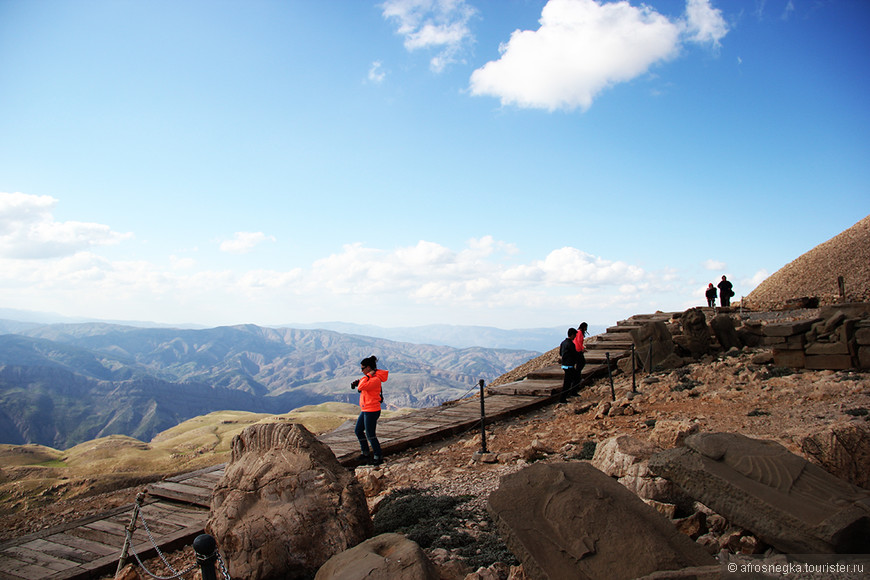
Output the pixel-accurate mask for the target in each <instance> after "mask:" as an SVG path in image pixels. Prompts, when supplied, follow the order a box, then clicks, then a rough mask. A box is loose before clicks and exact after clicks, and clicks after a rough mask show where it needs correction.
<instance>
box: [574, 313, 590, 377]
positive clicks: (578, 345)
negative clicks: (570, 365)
mask: <svg viewBox="0 0 870 580" xmlns="http://www.w3.org/2000/svg"><path fill="white" fill-rule="evenodd" d="M588 329H589V325H588V324H586V323H585V322H581V323H580V326H578V327H577V336H575V337H574V350H576V351H577V362H576V363H575V364H574V380H575V382H577V383H579V382H580V381H581V380H582V379H583V376H582V373H583V367H585V366H586V345H585V344H583V340H584V339H585V338H586V335H587V334H589V332H588Z"/></svg>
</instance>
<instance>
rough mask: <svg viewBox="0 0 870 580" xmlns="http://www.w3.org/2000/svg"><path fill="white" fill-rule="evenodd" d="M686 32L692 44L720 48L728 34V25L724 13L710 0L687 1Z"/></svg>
mask: <svg viewBox="0 0 870 580" xmlns="http://www.w3.org/2000/svg"><path fill="white" fill-rule="evenodd" d="M686 32H687V34H688V39H689V40H690V41H691V42H697V43H699V44H710V45H712V46H713V47H716V48H718V47H719V46H720V41H721V40H722V39H723V38H725V35H726V34H727V33H728V25H727V24H726V23H725V20H724V19H723V18H722V11H721V10H719V9H717V8H713V6H712V5H711V4H710V0H687V2H686Z"/></svg>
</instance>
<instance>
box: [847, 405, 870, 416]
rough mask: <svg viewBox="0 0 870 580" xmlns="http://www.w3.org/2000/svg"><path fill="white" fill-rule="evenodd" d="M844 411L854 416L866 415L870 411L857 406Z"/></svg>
mask: <svg viewBox="0 0 870 580" xmlns="http://www.w3.org/2000/svg"><path fill="white" fill-rule="evenodd" d="M843 412H844V413H846V414H847V415H851V416H853V417H866V416H867V413H868V411H867V409H866V408H865V407H856V408H854V409H846V410H845V411H843Z"/></svg>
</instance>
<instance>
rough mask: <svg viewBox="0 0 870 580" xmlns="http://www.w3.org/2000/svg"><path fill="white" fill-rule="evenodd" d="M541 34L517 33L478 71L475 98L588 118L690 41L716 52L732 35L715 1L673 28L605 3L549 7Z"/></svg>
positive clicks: (566, 0) (552, 1)
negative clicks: (609, 94)
mask: <svg viewBox="0 0 870 580" xmlns="http://www.w3.org/2000/svg"><path fill="white" fill-rule="evenodd" d="M539 22H540V27H539V28H538V29H537V30H516V31H514V32H513V33H512V34H511V37H510V40H508V42H507V43H505V44H503V45H502V46H501V47H500V53H501V56H500V57H499V59H498V60H495V61H491V62H488V63H486V64H485V65H484V66H483V67H481V68H479V69H477V70H475V71H474V72H473V73H472V75H471V79H470V86H469V88H470V92H471V94H473V95H479V96H491V97H496V98H498V99H499V100H500V101H501V103H502V105H515V106H518V107H523V108H538V109H546V110H549V111H554V110H557V109H564V110H569V111H570V110H575V109H578V108H579V109H581V110H587V109H588V108H589V107H590V106H591V105H592V102H593V101H594V100H595V98H596V97H597V96H598V95H599V94H600V93H601V92H602V91H604V90H605V89H607V88H608V87H611V86H613V85H616V84H619V83H623V82H627V81H630V80H632V79H635V78H637V77H639V76H641V75H643V74H646V73H647V71H649V70H650V68H651V67H653V66H654V65H656V64H660V63H663V62H666V61H668V60H671V59H673V58H675V57H676V56H677V55H678V54H679V53H680V50H681V48H682V43H683V42H685V41H691V42H698V43H702V42H706V43H711V44H714V45H716V46H718V44H719V41H720V40H721V39H722V38H723V37H724V35H725V33H726V32H727V27H726V26H725V24H724V20H722V17H721V13H720V11H719V10H716V9H714V8H713V7H712V5H711V4H710V0H688V2H687V5H686V15H685V17H684V18H683V19H682V20H675V21H672V20H670V19H668V18H667V17H665V16H663V15H662V14H659V13H658V12H656V11H655V10H653V9H652V8H650V7H649V6H646V5H643V4H642V5H640V6H632V5H631V4H630V3H629V2H626V1H621V2H602V1H601V0H549V2H547V4H546V5H545V6H544V8H543V10H542V11H541V18H540V20H539Z"/></svg>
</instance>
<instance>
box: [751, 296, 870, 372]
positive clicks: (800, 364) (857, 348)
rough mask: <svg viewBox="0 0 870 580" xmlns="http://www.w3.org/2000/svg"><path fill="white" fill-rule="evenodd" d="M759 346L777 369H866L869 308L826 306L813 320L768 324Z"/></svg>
mask: <svg viewBox="0 0 870 580" xmlns="http://www.w3.org/2000/svg"><path fill="white" fill-rule="evenodd" d="M763 344H764V345H765V346H768V347H770V348H771V349H772V350H773V360H774V364H776V365H777V366H783V367H792V368H806V369H814V370H817V369H830V370H843V369H851V368H855V369H870V304H865V303H860V304H844V305H837V306H826V307H824V308H822V309H821V311H820V313H819V317H818V318H815V319H811V320H802V321H797V322H786V323H780V324H768V325H767V326H765V327H764V340H763Z"/></svg>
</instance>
